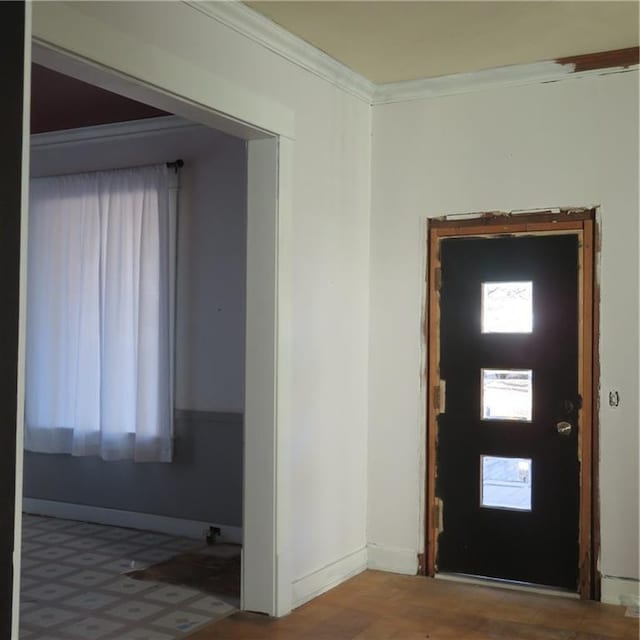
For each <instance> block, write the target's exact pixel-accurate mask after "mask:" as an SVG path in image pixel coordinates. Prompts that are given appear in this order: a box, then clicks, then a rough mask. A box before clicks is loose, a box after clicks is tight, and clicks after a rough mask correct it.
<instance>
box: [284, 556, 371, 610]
mask: <svg viewBox="0 0 640 640" xmlns="http://www.w3.org/2000/svg"><path fill="white" fill-rule="evenodd" d="M366 568H367V548H366V547H362V548H361V549H358V550H357V551H354V552H353V553H349V554H347V555H346V556H343V557H342V558H340V559H339V560H336V561H335V562H332V563H331V564H329V565H327V566H326V567H322V569H318V570H316V571H313V572H311V573H309V574H308V575H306V576H304V577H302V578H298V579H297V580H294V581H293V584H292V589H293V608H294V609H295V608H296V607H299V606H301V605H303V604H304V603H305V602H309V600H312V599H313V598H315V597H316V596H319V595H320V594H321V593H324V592H325V591H329V589H333V587H337V586H338V585H339V584H340V583H341V582H344V581H345V580H348V579H349V578H352V577H353V576H355V575H357V574H358V573H361V572H362V571H364V570H365V569H366Z"/></svg>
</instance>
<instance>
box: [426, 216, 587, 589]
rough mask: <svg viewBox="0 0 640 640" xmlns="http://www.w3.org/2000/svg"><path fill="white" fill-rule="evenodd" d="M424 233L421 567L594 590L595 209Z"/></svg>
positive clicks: (481, 219) (446, 222)
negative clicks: (424, 428)
mask: <svg viewBox="0 0 640 640" xmlns="http://www.w3.org/2000/svg"><path fill="white" fill-rule="evenodd" d="M428 235H429V237H428V243H429V244H428V249H429V265H428V278H427V282H428V284H427V286H428V296H427V309H426V313H425V318H426V322H425V338H426V343H427V345H428V362H427V368H428V371H427V377H428V390H429V393H428V394H427V457H426V460H427V465H426V467H427V478H426V499H427V504H426V511H425V512H426V518H425V520H426V536H425V539H426V558H425V562H424V573H426V574H427V575H430V576H440V577H451V578H455V579H460V578H468V577H471V578H472V579H478V580H483V581H484V580H486V579H490V580H495V581H500V582H501V583H507V584H512V585H516V584H519V585H530V586H531V587H532V588H551V589H554V590H559V591H564V592H567V593H574V594H580V596H581V597H582V598H596V597H597V596H598V593H597V589H598V578H597V567H596V558H597V554H598V514H597V504H598V502H597V464H595V463H594V462H593V461H594V460H597V455H596V452H597V429H596V426H595V419H594V416H595V415H596V413H597V412H596V409H597V407H595V406H594V403H595V402H596V398H597V394H596V393H594V389H595V385H596V384H597V379H598V375H597V358H595V355H594V354H596V353H597V351H596V349H595V348H594V345H596V338H597V288H596V287H595V284H594V258H595V248H594V247H595V210H593V209H582V210H575V209H573V210H571V211H564V210H560V211H558V212H540V213H535V214H528V213H522V214H512V215H504V214H502V215H500V214H485V215H480V216H478V217H477V218H471V219H470V218H468V217H466V218H465V219H464V220H462V221H459V220H456V219H455V217H451V218H448V219H439V220H432V221H430V224H429V233H428Z"/></svg>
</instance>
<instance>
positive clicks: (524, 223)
mask: <svg viewBox="0 0 640 640" xmlns="http://www.w3.org/2000/svg"><path fill="white" fill-rule="evenodd" d="M559 233H575V234H576V235H578V238H579V253H578V266H579V271H578V274H579V284H578V291H579V296H580V299H579V309H580V317H579V330H578V335H579V358H578V367H579V373H578V393H580V395H581V396H582V398H583V404H582V408H581V410H580V413H579V418H578V419H579V424H580V428H579V430H578V458H579V461H580V509H579V524H578V526H579V566H578V576H579V582H578V593H579V594H580V597H581V598H583V599H589V598H591V599H599V595H600V593H599V592H600V575H599V572H598V570H597V558H598V554H599V543H600V535H599V530H600V522H599V508H598V506H599V505H598V494H597V487H598V457H597V452H598V423H597V422H598V406H597V402H598V393H597V389H598V383H599V367H598V357H597V353H598V351H597V346H598V345H597V336H598V317H599V291H598V288H597V283H596V282H595V268H594V265H595V258H596V251H597V245H598V243H597V235H596V234H597V228H596V210H595V209H593V208H585V209H571V210H557V211H540V212H536V213H518V214H515V213H514V214H503V213H484V214H477V216H476V217H472V218H469V217H468V216H465V218H464V219H457V220H456V219H455V217H450V218H446V217H445V218H437V219H430V220H428V225H427V254H428V262H427V279H426V284H427V295H426V299H425V300H426V309H425V314H424V327H423V331H424V340H425V344H426V346H427V358H426V360H425V364H426V371H425V376H426V380H427V399H426V403H427V407H426V409H427V412H426V416H427V437H426V445H427V451H426V491H425V495H426V509H425V523H424V524H425V547H426V548H425V557H424V562H420V563H419V564H420V567H421V569H422V571H421V572H422V573H423V574H425V575H428V576H432V577H433V576H434V575H435V574H436V573H437V563H436V558H437V551H438V536H439V533H440V532H441V531H442V525H443V522H442V509H441V503H440V501H439V498H437V497H436V495H435V484H436V476H437V465H436V441H437V416H438V414H439V407H440V405H441V386H440V376H439V365H440V304H439V286H440V242H441V241H442V240H443V239H446V238H456V237H464V236H479V237H497V236H505V235H508V236H527V235H550V234H554V235H556V234H559Z"/></svg>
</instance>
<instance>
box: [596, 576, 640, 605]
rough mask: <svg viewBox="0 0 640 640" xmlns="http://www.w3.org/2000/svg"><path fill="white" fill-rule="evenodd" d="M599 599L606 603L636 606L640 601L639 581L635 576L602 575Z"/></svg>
mask: <svg viewBox="0 0 640 640" xmlns="http://www.w3.org/2000/svg"><path fill="white" fill-rule="evenodd" d="M600 601H601V602H606V603H607V604H617V605H620V604H621V605H624V606H627V607H629V606H633V605H634V604H635V606H638V603H640V581H639V580H638V579H637V578H618V577H616V576H602V582H601V585H600Z"/></svg>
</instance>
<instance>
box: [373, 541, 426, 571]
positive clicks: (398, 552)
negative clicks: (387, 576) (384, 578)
mask: <svg viewBox="0 0 640 640" xmlns="http://www.w3.org/2000/svg"><path fill="white" fill-rule="evenodd" d="M367 556H368V561H367V566H368V568H369V569H376V570H378V571H389V572H391V573H402V574H405V575H409V576H415V575H416V574H417V573H418V552H417V551H416V550H415V549H400V548H397V547H383V546H380V545H377V544H369V545H367Z"/></svg>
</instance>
